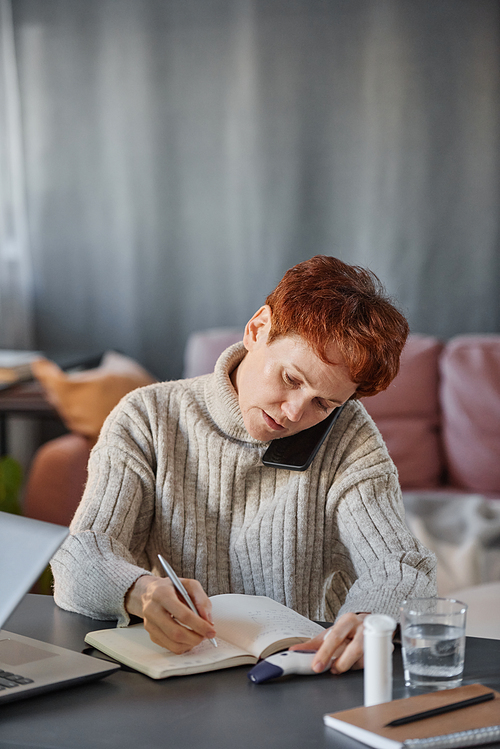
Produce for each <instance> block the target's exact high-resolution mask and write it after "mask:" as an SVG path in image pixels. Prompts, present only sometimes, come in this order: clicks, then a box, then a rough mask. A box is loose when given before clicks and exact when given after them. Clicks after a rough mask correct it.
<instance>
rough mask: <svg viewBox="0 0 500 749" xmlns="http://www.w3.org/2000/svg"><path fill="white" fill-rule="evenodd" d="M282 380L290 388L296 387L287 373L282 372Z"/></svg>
mask: <svg viewBox="0 0 500 749" xmlns="http://www.w3.org/2000/svg"><path fill="white" fill-rule="evenodd" d="M283 379H284V381H285V382H286V384H287V385H292V386H295V385H297V383H296V382H295V380H294V379H292V378H291V377H290V375H289V374H288V372H283Z"/></svg>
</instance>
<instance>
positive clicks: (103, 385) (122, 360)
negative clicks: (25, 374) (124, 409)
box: [31, 351, 156, 443]
mask: <svg viewBox="0 0 500 749" xmlns="http://www.w3.org/2000/svg"><path fill="white" fill-rule="evenodd" d="M31 368H32V371H33V375H34V376H35V377H36V379H37V380H39V382H40V383H41V384H42V387H43V389H44V391H45V394H46V396H47V399H48V400H49V402H50V403H51V404H52V405H53V406H54V408H55V409H56V410H57V412H58V413H59V415H60V417H61V419H62V420H63V421H64V423H65V425H66V426H67V428H68V429H69V430H70V431H71V432H76V433H77V434H83V435H84V436H85V437H87V438H88V439H89V440H90V441H91V442H92V443H94V442H95V441H96V440H97V437H98V436H99V432H100V430H101V427H102V425H103V423H104V420H105V418H106V416H107V415H108V414H109V412H110V411H111V410H112V409H113V408H114V406H116V404H117V403H118V402H119V401H120V400H121V398H122V397H123V396H124V395H126V394H127V393H129V392H130V391H131V390H134V389H135V388H137V387H142V386H143V385H150V384H151V383H153V382H156V379H155V378H154V377H153V376H152V375H151V374H150V373H149V372H147V371H146V370H145V369H144V368H143V367H141V365H140V364H138V363H137V362H136V361H134V360H133V359H130V358H129V357H128V356H123V354H118V353H116V352H115V351H108V352H106V354H105V355H104V357H103V359H102V362H101V364H100V365H99V366H98V367H96V368H94V369H87V370H85V371H83V372H73V373H66V372H63V370H62V369H60V367H58V365H57V364H55V363H54V362H52V361H49V360H48V359H39V360H38V361H36V362H34V363H33V364H32V367H31Z"/></svg>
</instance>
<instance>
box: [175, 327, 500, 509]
mask: <svg viewBox="0 0 500 749" xmlns="http://www.w3.org/2000/svg"><path fill="white" fill-rule="evenodd" d="M241 338H242V331H241V330H239V329H236V328H214V329H211V330H208V331H201V332H198V333H194V334H192V336H191V337H190V339H189V341H188V344H187V347H186V355H185V370H184V376H186V377H194V376H196V375H198V374H205V373H208V372H211V371H212V370H213V367H214V364H215V362H216V360H217V358H218V356H219V354H220V353H221V352H222V351H223V350H224V349H225V348H226V347H227V346H229V345H231V344H232V343H236V342H237V341H239V340H241ZM362 402H363V405H364V406H365V408H366V409H367V411H368V413H369V414H370V415H371V416H372V418H373V419H374V421H375V422H376V424H377V426H378V428H379V429H380V431H381V433H382V436H383V437H384V440H385V442H386V444H387V447H388V450H389V453H390V455H391V457H392V459H393V460H394V463H395V464H396V467H397V469H398V472H399V479H400V482H401V486H402V488H403V489H420V490H425V489H436V488H437V487H440V486H444V485H446V486H454V487H457V488H458V489H461V490H464V491H472V492H481V493H489V494H492V495H494V496H500V336H499V335H490V336H488V335H470V336H457V337H456V338H454V339H452V340H451V341H449V342H448V343H447V344H446V345H444V344H443V343H442V342H441V341H439V340H438V339H437V338H435V337H433V336H428V335H418V334H412V335H410V337H409V338H408V341H407V343H406V346H405V348H404V350H403V354H402V357H401V368H400V371H399V374H398V375H397V377H396V378H395V379H394V380H393V382H392V383H391V384H390V385H389V387H388V388H387V390H385V391H384V392H382V393H379V394H378V395H375V396H373V397H372V398H364V399H363V401H362Z"/></svg>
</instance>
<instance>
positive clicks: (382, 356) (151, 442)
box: [53, 256, 436, 673]
mask: <svg viewBox="0 0 500 749" xmlns="http://www.w3.org/2000/svg"><path fill="white" fill-rule="evenodd" d="M407 335H408V325H407V322H406V320H405V319H404V317H403V316H402V315H401V314H400V313H399V312H398V310H397V309H396V308H395V307H394V306H393V304H392V303H391V302H390V301H389V300H388V299H387V298H386V297H385V296H384V293H383V290H382V288H381V287H380V284H379V282H378V279H376V277H375V276H374V275H373V274H371V273H370V272H369V271H366V270H363V269H362V268H359V267H356V266H350V265H347V264H346V263H343V262H342V261H340V260H338V259H336V258H332V257H325V256H317V257H314V258H312V259H310V260H308V261H305V262H303V263H300V264H299V265H297V266H295V267H294V268H292V269H291V270H289V271H288V272H287V273H286V274H285V276H284V278H283V279H282V281H281V282H280V283H279V284H278V286H277V287H276V289H275V290H274V291H273V292H272V293H271V294H270V295H269V296H268V298H267V299H266V304H265V305H264V306H263V307H261V308H260V309H259V310H258V311H257V312H256V313H255V315H254V316H253V317H252V318H251V320H250V321H249V322H248V324H247V326H246V328H245V334H244V337H243V342H242V343H241V344H237V345H236V346H232V347H230V348H229V349H227V351H225V352H224V353H223V354H222V356H221V357H220V358H219V360H218V362H217V365H216V368H215V371H214V373H213V374H211V375H205V376H203V377H197V378H193V379H191V380H180V381H176V382H164V383H159V384H155V385H151V386H148V387H146V388H141V389H138V390H136V391H134V392H133V393H131V394H129V395H128V396H126V397H125V398H124V399H123V400H122V401H121V403H120V404H119V405H118V406H117V407H116V409H114V411H113V412H112V413H111V414H110V416H109V417H108V419H107V421H106V424H105V425H104V427H103V429H102V432H101V435H100V438H99V441H98V443H97V445H96V447H95V448H94V450H93V452H92V455H91V459H90V462H89V478H88V483H87V487H86V489H85V493H84V496H83V499H82V502H81V504H80V507H79V509H78V510H77V513H76V515H75V518H74V520H73V522H72V524H71V535H70V537H69V538H68V540H67V541H66V542H65V544H64V546H63V547H62V549H61V550H60V551H59V552H58V554H57V555H56V557H55V558H54V560H53V571H54V578H55V599H56V602H57V603H58V604H59V605H60V606H61V607H63V608H66V609H69V610H72V611H77V612H79V613H82V614H86V615H88V616H92V617H95V618H100V619H105V618H110V619H111V618H112V619H115V618H116V619H118V625H119V626H125V625H126V624H127V623H128V622H129V619H130V615H137V616H139V617H141V618H143V619H144V624H145V627H146V629H147V631H148V632H149V634H150V636H151V639H152V640H153V641H154V642H156V643H158V644H159V645H162V646H164V647H167V648H169V649H170V650H172V651H173V652H176V653H181V652H185V651H187V650H190V649H191V648H192V647H194V646H195V645H197V644H198V643H199V642H201V640H202V639H204V638H212V637H214V636H215V635H216V632H215V628H214V626H213V623H212V621H211V614H210V611H211V605H210V601H209V599H208V596H207V594H208V595H214V594H218V593H247V594H256V595H267V596H270V597H271V598H274V599H275V600H277V601H280V602H281V603H283V604H285V605H287V606H289V607H290V608H293V609H295V610H296V611H299V612H300V613H301V614H303V615H305V616H308V617H310V618H313V619H320V620H327V621H335V623H334V626H333V627H332V628H331V630H328V636H327V637H326V638H325V639H323V638H320V639H319V640H314V641H312V642H311V643H310V645H309V646H310V647H312V648H318V653H317V656H316V659H315V664H314V667H315V668H316V670H318V671H319V670H322V669H323V667H324V666H325V665H328V664H329V663H330V662H331V663H332V664H333V665H332V670H333V671H336V672H339V673H340V672H341V671H345V670H347V669H348V668H351V667H352V666H354V665H360V664H361V659H362V638H361V633H362V620H363V617H364V616H365V615H366V614H367V613H375V612H381V613H387V614H390V615H392V616H397V611H398V607H399V603H400V601H401V600H402V599H403V598H405V597H407V596H409V595H412V596H415V595H422V596H424V595H425V596H428V595H435V592H436V582H435V559H434V557H433V555H432V554H431V553H430V552H429V551H428V550H427V549H425V548H424V547H423V546H422V545H421V544H420V543H419V542H418V541H417V540H416V539H415V538H414V537H413V536H412V535H411V533H410V532H409V530H408V529H407V527H406V525H405V523H404V510H403V506H402V500H401V491H400V487H399V483H398V477H397V472H396V468H395V466H394V464H393V463H392V461H391V459H390V457H389V455H388V453H387V450H386V447H385V445H384V443H383V441H382V438H381V436H380V433H379V432H378V430H377V428H376V426H375V424H374V423H373V421H372V420H371V419H370V417H369V416H368V414H367V412H366V411H365V409H364V408H363V406H362V405H361V403H360V401H359V398H361V397H363V396H369V395H374V394H375V393H377V392H379V391H380V390H383V389H384V388H386V387H387V386H388V385H389V383H390V382H391V381H392V379H393V378H394V377H395V376H396V374H397V371H398V368H399V358H400V354H401V350H402V348H403V346H404V343H405V341H406V338H407ZM342 404H346V405H345V407H344V409H343V411H342V413H341V415H340V417H339V419H338V421H337V423H336V425H335V427H334V429H333V430H332V431H331V432H330V434H329V435H328V437H327V439H326V440H325V442H324V443H323V445H322V447H321V448H320V450H319V452H318V454H317V455H316V457H315V458H314V460H313V462H312V464H311V466H310V467H309V468H308V469H307V470H306V471H304V472H296V471H289V470H283V469H280V468H274V467H270V466H264V465H263V464H262V455H263V453H264V452H265V450H266V448H267V447H268V445H269V442H270V441H271V440H274V439H280V438H282V437H285V436H290V435H293V434H297V433H298V432H301V431H303V430H304V429H307V428H309V427H311V426H313V425H315V424H317V423H319V422H320V421H322V420H323V419H325V418H326V417H327V416H328V415H329V414H330V413H331V411H332V410H333V409H334V408H336V407H338V406H340V405H342ZM158 554H162V555H163V556H164V557H166V558H167V559H168V560H169V562H170V563H171V564H172V566H173V567H174V569H175V570H176V572H177V573H178V574H179V575H181V576H182V577H183V578H184V579H183V582H184V585H185V587H186V588H187V589H188V592H189V593H190V595H191V597H192V598H193V600H194V603H195V606H196V608H197V610H198V613H199V615H198V616H197V615H196V614H194V613H192V612H191V611H190V610H189V609H188V607H187V606H186V605H185V604H184V603H183V602H181V601H180V600H179V598H178V597H177V595H176V593H175V591H174V588H173V586H172V584H171V583H170V581H169V580H167V579H165V578H163V577H162V576H161V571H160V569H159V565H158V562H157V555H158ZM333 658H336V660H335V661H333V660H332V659H333Z"/></svg>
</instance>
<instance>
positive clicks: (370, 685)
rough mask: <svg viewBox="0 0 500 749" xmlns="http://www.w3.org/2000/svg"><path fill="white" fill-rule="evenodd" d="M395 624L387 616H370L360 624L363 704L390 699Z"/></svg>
mask: <svg viewBox="0 0 500 749" xmlns="http://www.w3.org/2000/svg"><path fill="white" fill-rule="evenodd" d="M395 629H396V622H395V620H394V619H393V618H392V617H391V616H387V615H386V614H370V616H367V617H366V618H365V620H364V622H363V632H364V669H365V671H364V704H365V707H369V706H370V705H379V704H380V703H382V702H390V701H391V700H392V651H393V645H392V634H393V632H394V630H395Z"/></svg>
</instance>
